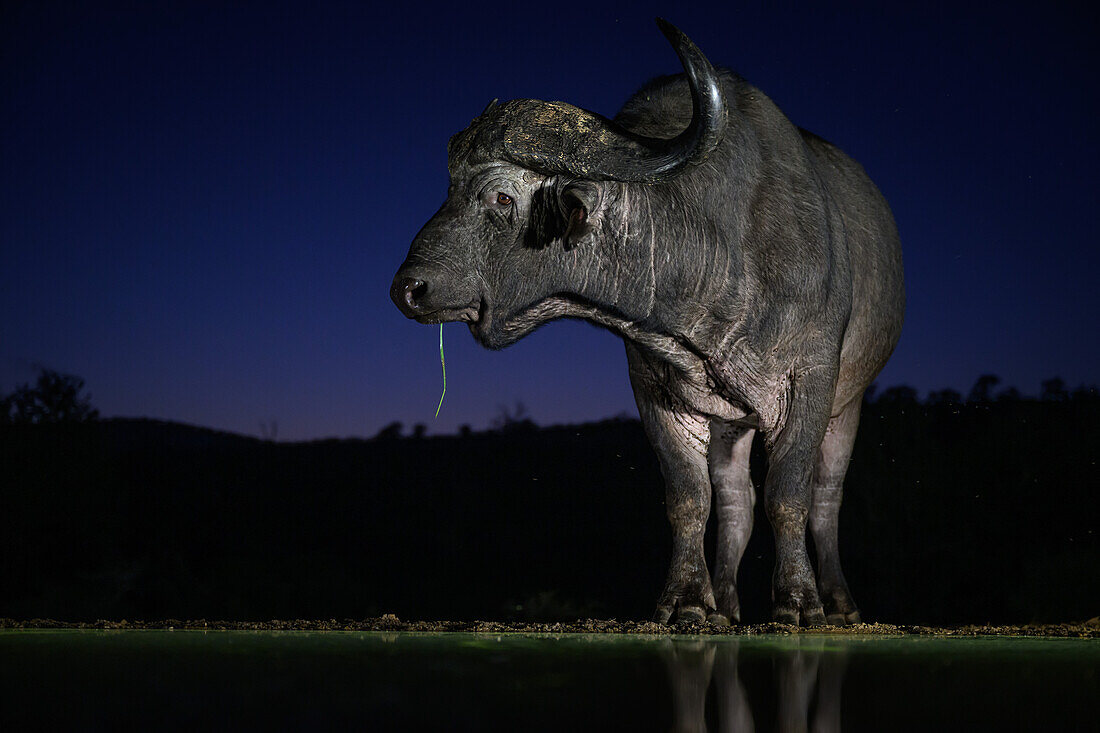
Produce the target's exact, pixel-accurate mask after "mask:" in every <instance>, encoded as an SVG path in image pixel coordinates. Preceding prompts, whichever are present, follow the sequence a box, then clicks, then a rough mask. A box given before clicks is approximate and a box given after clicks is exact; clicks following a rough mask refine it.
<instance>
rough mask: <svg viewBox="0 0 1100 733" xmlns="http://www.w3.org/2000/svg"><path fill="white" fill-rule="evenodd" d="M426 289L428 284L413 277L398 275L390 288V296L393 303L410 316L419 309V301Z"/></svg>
mask: <svg viewBox="0 0 1100 733" xmlns="http://www.w3.org/2000/svg"><path fill="white" fill-rule="evenodd" d="M427 291H428V285H427V283H425V282H424V281H423V280H418V279H416V278H415V277H398V278H395V279H394V281H393V287H391V288H390V298H392V299H393V302H394V304H395V305H396V306H397V307H398V308H399V309H400V310H401V312H402V313H404V314H405V315H406V316H409V317H410V318H411V317H412V316H414V315H416V313H417V311H419V310H420V304H421V301H422V300H423V298H424V295H425V293H427Z"/></svg>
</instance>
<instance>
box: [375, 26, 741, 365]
mask: <svg viewBox="0 0 1100 733" xmlns="http://www.w3.org/2000/svg"><path fill="white" fill-rule="evenodd" d="M657 22H658V25H659V26H660V28H661V31H662V32H663V33H664V34H665V36H666V37H667V38H668V40H669V42H670V43H671V44H672V46H673V48H674V49H675V50H676V53H677V55H678V56H679V57H680V61H681V63H682V64H683V67H684V71H685V72H686V76H687V79H688V83H689V85H690V88H691V95H692V102H693V115H692V120H691V123H690V125H689V126H688V127H687V128H686V129H685V130H684V131H683V132H682V133H680V134H679V135H677V136H675V137H672V138H669V139H663V138H650V137H645V136H642V135H639V134H636V133H633V132H631V131H628V130H626V129H624V128H623V127H622V126H620V125H617V124H616V123H615V122H612V121H611V120H608V119H607V118H605V117H602V116H600V115H598V114H595V113H593V112H589V111H586V110H583V109H578V108H577V107H574V106H572V105H569V104H565V103H563V102H543V101H539V100H534V99H517V100H512V101H509V102H505V103H503V104H497V103H496V101H495V100H494V101H493V102H492V103H491V104H490V105H489V106H488V107H487V108H486V109H485V111H484V112H482V113H481V115H480V116H478V117H477V118H476V119H475V120H473V122H471V123H470V126H469V127H467V128H466V129H465V130H463V131H462V132H460V133H458V134H457V135H455V136H454V137H452V138H451V141H450V143H449V144H448V146H447V156H448V170H449V173H450V188H449V191H448V194H447V200H446V202H444V204H443V206H442V208H440V209H439V211H438V212H437V213H436V214H435V216H433V217H432V218H431V220H430V221H428V223H427V224H426V225H425V226H424V228H423V229H421V230H420V233H419V234H417V236H416V238H415V239H414V240H413V243H412V247H411V248H410V249H409V254H408V257H407V258H406V259H405V262H404V263H403V264H402V265H401V268H400V269H399V270H398V272H397V275H396V277H394V280H393V286H392V287H391V289H390V296H391V298H392V299H393V301H394V303H396V305H397V307H398V308H399V309H400V310H401V312H402V313H404V314H405V315H406V316H408V317H409V318H415V319H416V320H417V321H419V322H421V323H442V322H445V321H465V322H467V323H469V324H470V329H471V331H472V332H473V334H474V336H475V338H477V339H478V341H480V342H481V343H482V344H484V345H485V346H488V347H490V348H500V347H502V346H505V345H507V344H510V343H512V342H514V341H516V340H517V339H519V338H520V337H522V336H524V335H525V334H527V333H529V332H530V331H532V330H533V329H535V328H536V327H538V326H539V325H541V324H543V323H545V322H547V321H549V320H552V319H554V318H558V317H562V316H575V315H581V316H584V315H596V314H602V315H605V316H606V315H610V316H611V317H613V318H620V319H624V320H629V321H635V320H639V319H642V318H644V317H645V316H646V315H647V314H648V312H649V310H650V308H651V307H652V298H653V262H652V243H651V242H650V240H649V239H648V238H646V237H645V236H641V235H640V234H639V233H638V231H637V229H638V228H637V226H634V225H632V223H631V221H632V219H638V218H639V217H640V216H641V212H640V211H639V209H640V208H641V207H640V205H635V204H634V202H635V199H636V198H638V197H637V196H635V195H634V193H635V191H634V190H632V187H635V188H636V187H638V186H643V187H652V186H659V185H660V184H662V183H663V182H666V181H669V180H671V179H674V178H676V177H677V176H679V175H681V174H682V173H684V172H685V171H687V170H689V169H690V168H691V167H692V166H694V165H696V164H698V163H700V162H702V161H703V160H704V159H705V158H706V157H707V156H708V155H709V154H710V153H711V152H713V150H714V149H715V147H716V146H717V145H718V143H719V141H720V140H721V138H722V134H723V131H724V129H725V124H726V106H725V101H724V100H723V97H722V92H721V89H720V86H719V79H718V76H717V74H716V73H715V71H714V69H713V68H712V67H711V65H710V63H709V62H708V61H707V59H706V58H705V57H704V56H703V54H702V53H701V52H700V51H699V49H698V48H696V46H695V44H694V43H692V42H691V40H690V39H689V38H688V37H687V36H685V35H684V34H683V33H682V32H680V31H679V30H678V29H677V28H675V27H674V26H672V25H671V24H669V23H666V22H665V21H663V20H658V21H657ZM632 229H633V231H632Z"/></svg>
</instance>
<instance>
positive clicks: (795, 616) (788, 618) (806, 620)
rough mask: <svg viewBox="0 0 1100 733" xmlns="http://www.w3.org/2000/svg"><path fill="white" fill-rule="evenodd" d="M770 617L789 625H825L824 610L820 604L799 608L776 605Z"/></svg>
mask: <svg viewBox="0 0 1100 733" xmlns="http://www.w3.org/2000/svg"><path fill="white" fill-rule="evenodd" d="M772 617H773V618H774V619H775V620H776V621H777V622H779V623H781V624H790V625H791V626H825V611H824V609H822V608H821V606H812V607H809V608H799V607H797V606H794V607H792V606H778V605H777V606H776V607H775V611H774V612H773V613H772Z"/></svg>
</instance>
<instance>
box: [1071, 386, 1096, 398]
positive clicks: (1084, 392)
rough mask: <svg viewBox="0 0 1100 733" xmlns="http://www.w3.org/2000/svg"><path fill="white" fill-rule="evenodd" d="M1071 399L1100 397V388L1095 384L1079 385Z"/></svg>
mask: <svg viewBox="0 0 1100 733" xmlns="http://www.w3.org/2000/svg"><path fill="white" fill-rule="evenodd" d="M1071 399H1073V400H1081V401H1085V400H1096V399H1100V388H1097V386H1096V385H1095V384H1082V385H1079V386H1078V387H1077V388H1076V389H1074V390H1073V394H1072V395H1071Z"/></svg>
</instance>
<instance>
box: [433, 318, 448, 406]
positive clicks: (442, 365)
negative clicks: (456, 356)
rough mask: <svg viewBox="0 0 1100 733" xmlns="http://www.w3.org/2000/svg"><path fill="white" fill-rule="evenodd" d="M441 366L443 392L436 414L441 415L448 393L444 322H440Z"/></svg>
mask: <svg viewBox="0 0 1100 733" xmlns="http://www.w3.org/2000/svg"><path fill="white" fill-rule="evenodd" d="M439 366H441V367H443V394H441V395H439V404H438V405H436V408H435V416H436V417H439V408H440V407H443V398H444V397H445V396H446V395H447V362H446V361H444V360H443V324H442V323H440V324H439Z"/></svg>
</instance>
